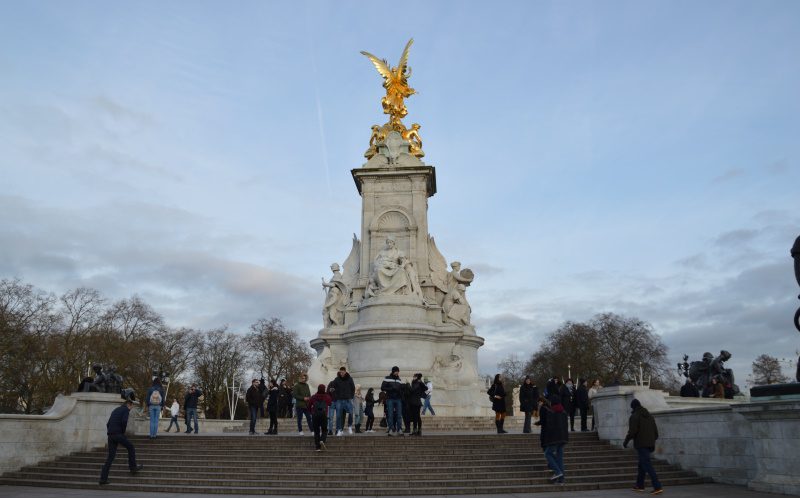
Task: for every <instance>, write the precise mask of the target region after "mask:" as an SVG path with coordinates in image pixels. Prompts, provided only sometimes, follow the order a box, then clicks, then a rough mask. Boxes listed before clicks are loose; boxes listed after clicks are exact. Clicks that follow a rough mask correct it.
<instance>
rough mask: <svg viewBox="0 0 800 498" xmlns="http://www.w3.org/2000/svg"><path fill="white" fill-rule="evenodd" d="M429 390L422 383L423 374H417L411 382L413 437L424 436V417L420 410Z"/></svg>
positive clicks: (410, 404)
mask: <svg viewBox="0 0 800 498" xmlns="http://www.w3.org/2000/svg"><path fill="white" fill-rule="evenodd" d="M427 390H428V388H427V386H426V385H425V383H424V382H422V374H421V373H415V374H414V377H413V380H412V381H411V396H410V398H409V403H408V404H409V407H408V411H409V416H410V417H411V435H412V436H421V435H422V417H421V416H420V410H421V409H422V400H423V399H425V392H426V391H427Z"/></svg>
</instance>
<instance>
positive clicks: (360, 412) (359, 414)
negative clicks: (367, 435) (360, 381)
mask: <svg viewBox="0 0 800 498" xmlns="http://www.w3.org/2000/svg"><path fill="white" fill-rule="evenodd" d="M353 411H355V424H356V427H359V426H360V425H361V422H363V420H364V403H362V402H360V401H355V400H354V401H353Z"/></svg>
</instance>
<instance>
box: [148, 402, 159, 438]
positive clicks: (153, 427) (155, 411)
mask: <svg viewBox="0 0 800 498" xmlns="http://www.w3.org/2000/svg"><path fill="white" fill-rule="evenodd" d="M147 411H148V412H150V437H156V434H157V433H158V417H159V416H160V415H161V405H150V406H149V407H148V408H147Z"/></svg>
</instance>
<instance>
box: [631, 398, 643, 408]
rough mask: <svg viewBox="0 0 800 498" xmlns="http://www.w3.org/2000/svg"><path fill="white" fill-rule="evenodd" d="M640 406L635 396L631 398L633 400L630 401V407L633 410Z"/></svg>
mask: <svg viewBox="0 0 800 498" xmlns="http://www.w3.org/2000/svg"><path fill="white" fill-rule="evenodd" d="M640 406H642V404H641V403H640V402H639V400H638V399H636V398H633V401H631V409H632V410H635V409H637V408H639V407H640Z"/></svg>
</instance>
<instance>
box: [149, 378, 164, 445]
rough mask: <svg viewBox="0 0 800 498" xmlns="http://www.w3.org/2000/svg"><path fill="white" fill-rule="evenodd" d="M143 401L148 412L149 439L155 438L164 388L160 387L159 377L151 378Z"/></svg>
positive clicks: (162, 405) (162, 404)
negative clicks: (150, 384) (151, 383)
mask: <svg viewBox="0 0 800 498" xmlns="http://www.w3.org/2000/svg"><path fill="white" fill-rule="evenodd" d="M145 401H146V402H147V412H148V413H149V414H150V439H155V438H156V434H158V419H159V418H160V417H161V410H162V409H163V408H164V388H163V387H161V379H159V378H158V377H156V378H155V379H153V385H152V386H151V387H150V389H148V390H147V396H146V397H145Z"/></svg>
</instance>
